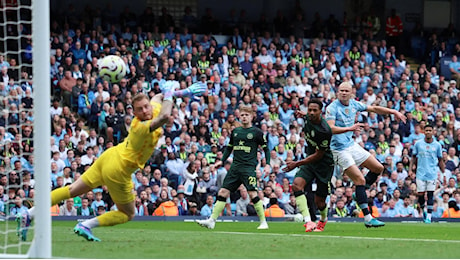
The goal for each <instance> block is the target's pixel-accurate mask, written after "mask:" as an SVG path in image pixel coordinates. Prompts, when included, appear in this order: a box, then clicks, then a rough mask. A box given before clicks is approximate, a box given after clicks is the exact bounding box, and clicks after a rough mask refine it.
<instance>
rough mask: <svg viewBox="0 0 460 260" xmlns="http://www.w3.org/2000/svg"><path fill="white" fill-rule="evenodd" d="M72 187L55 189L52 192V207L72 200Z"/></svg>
mask: <svg viewBox="0 0 460 260" xmlns="http://www.w3.org/2000/svg"><path fill="white" fill-rule="evenodd" d="M69 187H70V186H64V187H62V188H58V189H55V190H53V191H52V192H51V206H54V205H56V204H58V203H59V202H60V201H63V200H66V199H69V198H70V189H69Z"/></svg>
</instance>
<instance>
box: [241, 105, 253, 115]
mask: <svg viewBox="0 0 460 260" xmlns="http://www.w3.org/2000/svg"><path fill="white" fill-rule="evenodd" d="M238 109H239V110H240V112H248V113H249V114H252V113H254V110H252V107H251V106H247V105H244V104H241V105H240V106H239V107H238Z"/></svg>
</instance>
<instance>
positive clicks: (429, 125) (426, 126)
mask: <svg viewBox="0 0 460 260" xmlns="http://www.w3.org/2000/svg"><path fill="white" fill-rule="evenodd" d="M428 127H431V128H433V125H431V124H430V123H426V124H425V127H423V129H427V128H428Z"/></svg>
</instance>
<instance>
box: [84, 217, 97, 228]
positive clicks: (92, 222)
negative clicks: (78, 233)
mask: <svg viewBox="0 0 460 260" xmlns="http://www.w3.org/2000/svg"><path fill="white" fill-rule="evenodd" d="M81 224H82V225H83V226H85V227H87V228H95V227H98V226H99V220H98V219H97V217H96V218H90V219H87V220H85V221H83V222H82V223H81Z"/></svg>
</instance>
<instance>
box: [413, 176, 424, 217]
mask: <svg viewBox="0 0 460 260" xmlns="http://www.w3.org/2000/svg"><path fill="white" fill-rule="evenodd" d="M415 181H416V184H417V195H418V204H419V206H420V210H421V211H422V215H423V221H425V220H426V217H427V214H426V212H425V202H426V201H425V192H426V191H427V182H426V181H422V180H420V179H417V178H416V179H415Z"/></svg>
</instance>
